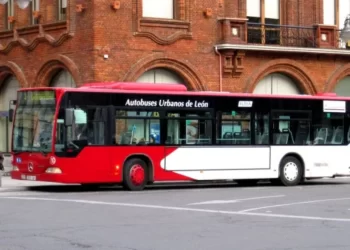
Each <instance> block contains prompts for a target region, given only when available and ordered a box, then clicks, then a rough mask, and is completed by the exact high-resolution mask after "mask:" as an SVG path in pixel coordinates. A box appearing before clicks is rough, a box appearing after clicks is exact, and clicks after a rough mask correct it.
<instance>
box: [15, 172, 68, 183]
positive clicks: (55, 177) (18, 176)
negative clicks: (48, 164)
mask: <svg viewBox="0 0 350 250" xmlns="http://www.w3.org/2000/svg"><path fill="white" fill-rule="evenodd" d="M11 178H12V179H15V180H25V181H44V182H60V183H70V181H69V180H68V179H67V178H66V176H65V175H64V174H46V173H44V174H28V173H21V172H19V171H11Z"/></svg>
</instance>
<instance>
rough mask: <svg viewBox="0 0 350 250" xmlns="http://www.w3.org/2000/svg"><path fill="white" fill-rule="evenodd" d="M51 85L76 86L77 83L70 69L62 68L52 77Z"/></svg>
mask: <svg viewBox="0 0 350 250" xmlns="http://www.w3.org/2000/svg"><path fill="white" fill-rule="evenodd" d="M50 87H72V88H75V87H76V84H75V81H74V79H73V77H72V75H71V74H70V73H69V72H68V70H65V69H62V70H60V71H58V72H57V73H56V74H55V75H54V76H53V77H52V79H51V82H50Z"/></svg>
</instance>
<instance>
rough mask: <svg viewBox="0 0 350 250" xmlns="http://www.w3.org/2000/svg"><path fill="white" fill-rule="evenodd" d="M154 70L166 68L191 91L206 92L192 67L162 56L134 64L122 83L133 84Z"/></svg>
mask: <svg viewBox="0 0 350 250" xmlns="http://www.w3.org/2000/svg"><path fill="white" fill-rule="evenodd" d="M155 68H166V69H169V70H172V71H174V72H175V73H177V74H178V75H179V76H181V77H182V78H183V79H184V80H185V84H186V85H187V87H189V88H190V89H192V90H200V91H203V90H206V89H207V87H206V85H205V84H204V82H205V81H204V80H203V78H202V76H200V75H199V74H198V73H196V72H195V70H194V66H190V65H189V63H187V62H186V63H185V62H183V61H182V60H179V59H171V58H168V57H164V55H163V54H162V55H151V56H148V57H145V58H143V59H142V60H140V61H139V62H138V63H136V64H135V65H134V66H133V67H132V68H131V69H130V70H129V72H127V73H126V75H125V76H124V79H123V81H125V82H134V81H136V80H137V79H138V78H139V77H140V76H141V75H142V74H143V73H145V72H146V71H148V70H151V69H155Z"/></svg>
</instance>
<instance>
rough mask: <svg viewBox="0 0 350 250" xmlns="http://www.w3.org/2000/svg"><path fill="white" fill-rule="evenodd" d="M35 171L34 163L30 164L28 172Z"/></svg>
mask: <svg viewBox="0 0 350 250" xmlns="http://www.w3.org/2000/svg"><path fill="white" fill-rule="evenodd" d="M33 170H34V166H33V163H31V162H29V164H28V171H29V172H33Z"/></svg>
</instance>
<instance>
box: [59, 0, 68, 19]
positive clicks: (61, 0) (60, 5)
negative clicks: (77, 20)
mask: <svg viewBox="0 0 350 250" xmlns="http://www.w3.org/2000/svg"><path fill="white" fill-rule="evenodd" d="M64 1H65V3H66V7H65V8H63V7H62V6H63V2H64ZM63 9H65V13H64V14H63V13H62V10H63ZM67 10H68V0H58V1H57V20H58V21H66V20H67Z"/></svg>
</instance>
